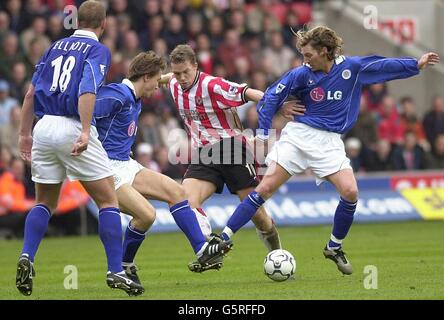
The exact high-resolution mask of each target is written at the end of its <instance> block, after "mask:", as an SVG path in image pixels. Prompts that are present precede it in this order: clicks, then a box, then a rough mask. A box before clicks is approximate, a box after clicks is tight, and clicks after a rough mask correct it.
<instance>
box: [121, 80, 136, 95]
mask: <svg viewBox="0 0 444 320" xmlns="http://www.w3.org/2000/svg"><path fill="white" fill-rule="evenodd" d="M122 83H123V84H125V85H126V86H127V87H128V88H130V89H131V91H132V92H133V93H134V98H136V99H137V95H136V88H134V84H133V83H132V82H131V81H130V80H129V79H126V78H125V79H123V80H122Z"/></svg>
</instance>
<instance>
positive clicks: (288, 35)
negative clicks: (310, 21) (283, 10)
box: [282, 10, 303, 53]
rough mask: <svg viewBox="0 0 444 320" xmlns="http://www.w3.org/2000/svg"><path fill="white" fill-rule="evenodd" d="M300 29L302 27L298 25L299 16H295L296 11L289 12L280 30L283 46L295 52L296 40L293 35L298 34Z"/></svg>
mask: <svg viewBox="0 0 444 320" xmlns="http://www.w3.org/2000/svg"><path fill="white" fill-rule="evenodd" d="M302 28H303V25H301V24H300V23H299V16H298V15H297V13H296V11H294V10H289V11H288V13H287V16H286V18H285V24H284V25H283V28H282V35H283V37H284V42H285V44H286V45H287V46H288V47H290V48H292V49H293V50H295V51H297V50H296V46H295V42H294V41H295V38H296V37H295V35H294V33H296V32H298V31H299V30H301V29H302ZM295 53H296V52H295Z"/></svg>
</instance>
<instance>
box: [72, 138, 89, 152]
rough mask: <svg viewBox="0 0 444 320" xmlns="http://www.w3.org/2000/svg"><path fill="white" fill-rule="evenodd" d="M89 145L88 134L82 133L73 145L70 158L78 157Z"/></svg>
mask: <svg viewBox="0 0 444 320" xmlns="http://www.w3.org/2000/svg"><path fill="white" fill-rule="evenodd" d="M88 143H89V134H88V133H86V132H82V133H81V134H80V136H79V138H78V139H77V141H76V142H75V143H74V146H73V148H72V150H71V155H72V156H75V157H76V156H80V154H81V153H82V152H83V151H85V150H86V149H87V148H88Z"/></svg>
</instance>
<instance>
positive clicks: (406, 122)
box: [400, 97, 430, 151]
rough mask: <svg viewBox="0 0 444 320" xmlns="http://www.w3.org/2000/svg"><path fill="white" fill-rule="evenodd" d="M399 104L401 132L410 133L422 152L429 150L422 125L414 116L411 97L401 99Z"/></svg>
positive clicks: (414, 111) (416, 116) (415, 115)
mask: <svg viewBox="0 0 444 320" xmlns="http://www.w3.org/2000/svg"><path fill="white" fill-rule="evenodd" d="M400 102H401V103H400V109H401V112H400V114H401V126H402V127H403V131H404V132H405V131H412V132H413V133H414V134H415V136H416V139H417V140H418V144H419V145H420V146H421V147H422V148H423V149H424V150H427V151H428V150H430V144H429V143H428V142H427V139H426V136H425V133H424V129H423V127H422V123H421V122H420V121H419V120H418V115H417V114H416V105H415V101H414V100H413V98H412V97H403V98H401V101H400Z"/></svg>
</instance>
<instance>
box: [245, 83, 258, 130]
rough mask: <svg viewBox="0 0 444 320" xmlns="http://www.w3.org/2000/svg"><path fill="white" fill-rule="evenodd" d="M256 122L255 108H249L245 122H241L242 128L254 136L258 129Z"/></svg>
mask: <svg viewBox="0 0 444 320" xmlns="http://www.w3.org/2000/svg"><path fill="white" fill-rule="evenodd" d="M253 88H256V87H253ZM258 120H259V118H258V115H257V111H256V106H254V105H253V106H250V107H249V108H248V109H247V113H246V116H245V120H244V121H243V122H242V127H244V129H251V130H253V132H254V133H255V134H256V129H257V127H258Z"/></svg>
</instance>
